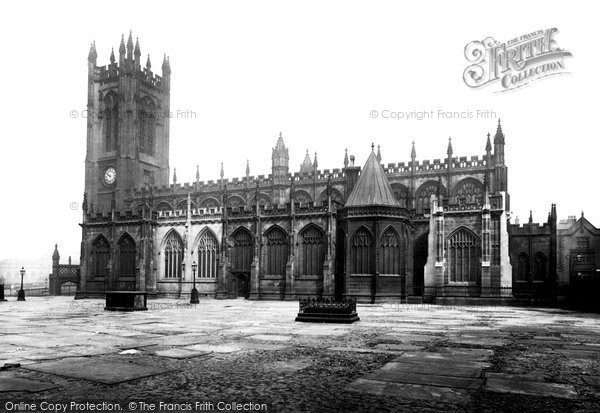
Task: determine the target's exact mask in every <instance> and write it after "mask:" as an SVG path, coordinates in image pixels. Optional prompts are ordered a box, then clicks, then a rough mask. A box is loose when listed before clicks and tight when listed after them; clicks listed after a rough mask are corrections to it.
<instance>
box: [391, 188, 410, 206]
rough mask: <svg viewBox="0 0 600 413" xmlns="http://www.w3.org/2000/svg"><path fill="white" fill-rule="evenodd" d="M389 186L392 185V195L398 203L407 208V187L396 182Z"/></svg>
mask: <svg viewBox="0 0 600 413" xmlns="http://www.w3.org/2000/svg"><path fill="white" fill-rule="evenodd" d="M391 186H392V191H393V192H394V195H395V196H396V199H397V200H398V202H399V203H400V206H401V207H404V208H407V207H408V188H406V187H405V186H404V185H402V184H398V183H394V184H392V185H391Z"/></svg>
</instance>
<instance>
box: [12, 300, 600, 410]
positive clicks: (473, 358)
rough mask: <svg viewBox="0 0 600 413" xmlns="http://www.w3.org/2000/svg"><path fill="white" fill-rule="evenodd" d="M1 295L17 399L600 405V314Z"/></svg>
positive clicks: (280, 406)
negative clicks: (323, 309) (139, 302)
mask: <svg viewBox="0 0 600 413" xmlns="http://www.w3.org/2000/svg"><path fill="white" fill-rule="evenodd" d="M103 307H104V303H103V302H102V300H81V301H75V300H73V299H72V298H69V297H32V298H29V297H28V299H27V301H26V302H16V301H7V302H3V303H0V410H2V408H3V404H1V403H2V402H3V401H5V400H10V401H12V402H15V401H17V402H19V401H23V402H35V401H38V402H39V401H42V400H44V401H50V402H60V401H62V402H64V401H72V400H75V401H79V402H85V401H96V402H98V401H107V402H116V403H121V407H122V411H128V404H127V403H128V402H129V401H147V402H158V401H160V400H163V401H170V402H173V403H195V402H196V401H199V402H204V401H211V402H213V403H215V404H216V403H217V402H219V401H225V402H229V403H230V402H238V403H245V402H254V403H266V404H267V406H268V411H285V412H297V411H319V412H321V411H322V412H328V411H357V412H358V411H360V412H362V411H376V412H385V411H390V412H391V411H394V412H395V411H425V412H427V411H431V412H433V411H464V412H468V411H515V410H520V411H574V410H577V411H600V315H598V314H584V313H575V312H571V311H564V310H560V309H539V308H510V307H451V306H447V307H442V306H435V305H373V306H369V305H359V306H358V312H359V316H360V318H361V321H359V322H357V323H354V324H352V325H325V324H307V323H295V322H294V321H293V320H294V318H295V316H296V313H297V309H298V304H297V303H296V302H272V301H263V302H255V301H247V300H223V301H219V300H211V299H203V300H201V302H200V304H198V305H189V304H187V303H186V302H185V301H184V300H168V299H159V300H150V301H149V311H147V312H140V313H114V312H104V311H103Z"/></svg>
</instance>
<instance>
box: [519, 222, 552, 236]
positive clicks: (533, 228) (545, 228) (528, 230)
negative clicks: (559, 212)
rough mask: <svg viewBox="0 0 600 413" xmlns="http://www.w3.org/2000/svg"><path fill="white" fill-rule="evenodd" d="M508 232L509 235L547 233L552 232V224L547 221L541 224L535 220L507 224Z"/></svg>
mask: <svg viewBox="0 0 600 413" xmlns="http://www.w3.org/2000/svg"><path fill="white" fill-rule="evenodd" d="M508 232H509V233H510V234H511V235H529V234H533V235H547V234H550V233H551V232H552V226H551V225H550V224H549V223H548V222H544V223H543V224H539V223H537V222H532V223H529V222H527V223H519V224H508Z"/></svg>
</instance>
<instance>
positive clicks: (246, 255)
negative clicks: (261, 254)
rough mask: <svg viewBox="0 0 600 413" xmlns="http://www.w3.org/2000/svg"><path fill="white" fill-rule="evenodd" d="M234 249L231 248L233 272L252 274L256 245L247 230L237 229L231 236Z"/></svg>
mask: <svg viewBox="0 0 600 413" xmlns="http://www.w3.org/2000/svg"><path fill="white" fill-rule="evenodd" d="M231 240H232V242H233V247H232V248H231V269H232V270H233V271H244V272H250V266H251V265H252V257H253V255H254V245H253V242H252V234H250V231H248V230H247V229H246V228H243V227H240V228H238V229H236V230H235V231H234V233H233V235H232V236H231Z"/></svg>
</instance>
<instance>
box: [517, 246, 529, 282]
mask: <svg viewBox="0 0 600 413" xmlns="http://www.w3.org/2000/svg"><path fill="white" fill-rule="evenodd" d="M518 266H519V267H518V268H519V270H518V273H517V275H518V277H519V278H518V281H529V257H528V256H527V254H525V253H524V252H522V253H520V254H519V264H518Z"/></svg>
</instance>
